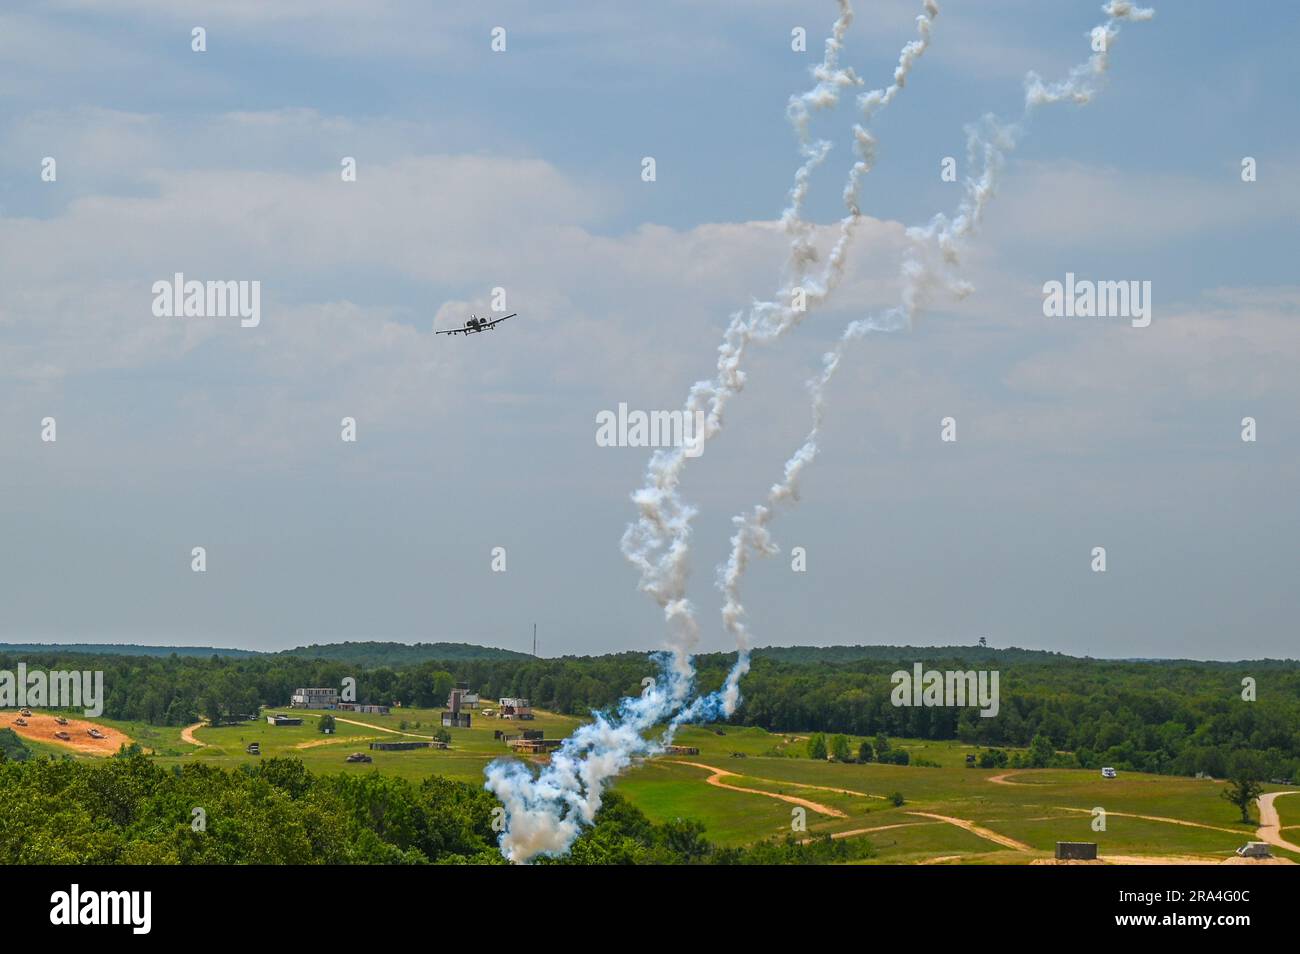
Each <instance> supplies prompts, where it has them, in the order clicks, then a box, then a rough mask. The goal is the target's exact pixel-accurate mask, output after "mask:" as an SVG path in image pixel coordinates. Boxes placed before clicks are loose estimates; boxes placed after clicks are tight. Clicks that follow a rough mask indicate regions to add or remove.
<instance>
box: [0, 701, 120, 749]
mask: <svg viewBox="0 0 1300 954" xmlns="http://www.w3.org/2000/svg"><path fill="white" fill-rule="evenodd" d="M23 718H24V721H26V722H27V725H15V724H14V723H15V722H16V721H17V720H18V719H19V715H18V713H17V711H16V710H6V711H5V712H4V714H3V715H0V728H10V729H13V730H14V731H15V732H17V733H18V734H19V735H20V736H22V737H23V738H24V739H31V740H32V741H34V742H47V743H49V744H50V745H61V746H63V747H64V748H66V749H72V750H73V751H74V752H84V753H86V754H87V755H113V754H115V753H116V752H117V750H118V748H119V747H121V746H123V745H130V744H131V737H130V736H129V735H127V734H126V733H125V732H119V731H118V730H117V729H114V728H110V727H109V726H106V725H99V724H97V723H95V722H87V721H86V720H85V719H68V724H67V725H59V724H58V723H57V722H55V721H54V719H55V717H54V716H52V715H46V714H45V713H43V712H36V713H33V714H32V715H29V716H25V717H23ZM91 728H94V729H98V730H99V731H100V732H101V733H102V734H103V736H104V738H102V739H94V738H91V737H90V736H89V735H88V734H87V733H86V730H87V729H91ZM56 732H66V733H67V734H68V738H67V739H60V738H57V737H56V736H55V735H54V733H56Z"/></svg>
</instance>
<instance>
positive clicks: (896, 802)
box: [886, 792, 905, 808]
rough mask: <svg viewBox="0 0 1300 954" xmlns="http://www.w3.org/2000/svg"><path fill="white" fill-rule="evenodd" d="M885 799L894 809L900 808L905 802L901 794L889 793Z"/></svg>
mask: <svg viewBox="0 0 1300 954" xmlns="http://www.w3.org/2000/svg"><path fill="white" fill-rule="evenodd" d="M886 798H888V799H889V804H891V805H893V806H894V807H895V808H901V807H902V806H903V804H904V802H905V799H904V798H903V793H902V792H890V793H889V795H887V796H886Z"/></svg>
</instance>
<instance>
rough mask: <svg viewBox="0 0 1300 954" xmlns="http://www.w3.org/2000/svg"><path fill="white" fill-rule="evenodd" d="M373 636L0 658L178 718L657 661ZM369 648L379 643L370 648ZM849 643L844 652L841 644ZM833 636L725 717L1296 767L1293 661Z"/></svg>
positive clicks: (422, 700) (1121, 756)
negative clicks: (416, 650) (393, 651)
mask: <svg viewBox="0 0 1300 954" xmlns="http://www.w3.org/2000/svg"><path fill="white" fill-rule="evenodd" d="M385 645H386V644H372V648H371V649H370V650H364V647H363V644H353V648H352V650H351V654H352V656H353V658H350V659H348V660H328V659H319V658H312V657H310V656H308V655H305V654H303V655H299V654H296V653H292V654H283V653H282V654H275V655H258V656H251V657H247V658H235V657H224V656H215V655H214V656H210V657H207V658H196V657H182V656H168V657H157V656H148V657H146V656H140V657H130V656H120V655H102V656H100V655H97V656H90V655H67V654H59V653H44V654H43V653H40V652H25V653H21V654H16V653H12V652H5V653H0V669H7V670H13V669H14V668H15V667H16V665H17V663H18V661H19V660H21V661H24V662H26V663H27V665H28V667H29V668H48V669H69V668H76V669H101V670H103V671H104V674H105V676H104V684H105V691H106V694H107V699H106V701H105V704H104V715H106V716H108V717H109V718H116V719H130V720H140V721H145V722H150V723H153V724H157V725H183V724H187V723H190V722H194V721H195V720H196V719H198V718H200V717H203V718H207V719H210V720H213V721H222V720H229V719H234V718H238V717H239V716H241V715H244V714H249V713H253V712H255V711H256V710H257V707H258V706H259V705H270V706H279V705H285V704H286V703H287V702H288V699H289V696H290V694H291V693H292V691H293V689H294V688H296V687H299V686H338V685H340V684H341V682H342V680H343V679H344V678H345V677H349V676H350V677H353V678H355V679H356V680H357V695H358V701H360V702H380V703H385V704H393V703H401V704H402V705H404V706H420V707H436V706H441V705H443V704H444V702H445V700H446V698H447V694H448V690H449V689H450V687H451V686H452V684H453V683H454V682H458V681H464V682H468V683H469V684H470V685H471V686H472V687H473V688H475V689H477V690H479V692H480V693H482V695H483V697H484V698H488V699H490V698H496V697H500V696H507V695H510V696H525V697H527V698H529V699H531V700H532V702H533V704H534V705H535V706H538V707H541V708H545V709H551V710H554V711H558V712H563V713H569V714H578V715H582V714H586V713H587V712H589V711H590V710H592V709H603V708H607V707H609V706H611V705H612V704H614V703H615V702H616V701H617V700H618V699H619V698H621V697H622V696H626V695H633V694H636V693H638V692H640V691H641V680H642V679H643V678H644V677H646V676H653V675H656V674H657V672H658V665H657V663H656V661H655V660H654V658H652V657H651V656H649V655H646V654H641V653H622V654H617V655H609V656H598V657H565V658H560V659H538V658H533V657H527V656H525V657H519V658H514V657H508V658H497V659H485V658H470V659H444V660H431V661H425V662H420V663H416V664H412V665H408V666H400V667H393V666H389V665H377V666H370V667H368V666H366V665H365V664H363V663H359V662H357V661H356V659H355V657H356V654H357V653H358V652H359V651H363V652H364V653H365V655H366V657H374V658H376V659H382V658H385V657H384V653H385V652H386V650H385V649H384V648H383V647H384V646H385ZM374 647H377V648H374ZM850 648H852V649H858V650H859V652H858V653H857V655H856V657H854V656H853V655H852V654H850V653H848V652H847V651H846V650H847V649H850ZM850 648H845V647H841V648H839V649H838V650H837V651H816V650H789V651H782V652H778V653H768V654H760V655H759V656H758V657H757V658H756V659H755V662H754V668H753V671H752V672H751V673H750V675H749V676H748V677H746V679H745V681H744V683H743V686H742V688H743V692H744V701H743V703H742V705H741V708H740V709H739V711H738V712H737V713H736V715H735V716H734V717H733V719H732V722H734V723H737V724H745V725H756V726H760V727H762V728H765V729H769V730H772V731H801V732H827V733H846V734H850V735H857V736H875V735H878V734H884V735H887V736H893V737H903V738H926V739H954V738H955V739H960V740H962V741H965V742H970V743H977V744H980V745H986V746H1007V747H1023V746H1028V745H1029V744H1030V743H1031V742H1032V741H1033V740H1034V739H1035V738H1036V737H1042V738H1045V739H1046V740H1048V741H1049V742H1050V743H1051V745H1052V746H1053V747H1055V748H1056V749H1058V750H1062V751H1068V752H1072V753H1075V755H1076V759H1077V761H1078V763H1079V764H1082V765H1085V766H1088V767H1094V766H1095V765H1098V764H1103V763H1104V764H1106V765H1114V766H1116V767H1118V768H1127V769H1131V770H1138V771H1145V772H1156V773H1165V774H1182V775H1192V774H1195V773H1197V772H1207V773H1209V774H1211V775H1214V776H1215V777H1222V776H1223V775H1224V774H1225V772H1226V770H1227V767H1228V763H1229V759H1230V757H1231V756H1232V754H1233V753H1237V752H1250V753H1253V754H1254V755H1255V756H1257V757H1258V759H1259V761H1260V762H1261V764H1262V765H1264V766H1265V768H1264V771H1265V773H1266V775H1267V777H1270V778H1271V777H1278V778H1296V777H1300V665H1297V664H1296V663H1295V662H1280V661H1273V660H1259V661H1253V662H1240V663H1207V662H1191V661H1172V662H1168V661H1137V660H1134V661H1118V660H1096V659H1078V658H1073V657H1069V656H1061V655H1057V654H1052V653H1038V652H1029V651H1024V650H996V649H991V648H987V647H968V648H966V647H944V648H942V649H920V648H909V647H861V648H858V647H850ZM731 661H732V657H730V656H726V655H721V654H715V655H705V656H700V657H698V660H697V662H698V663H699V669H700V685H701V688H702V689H710V688H715V687H717V686H718V685H720V684H721V682H722V679H723V678H724V676H725V673H726V670H727V667H728V666H729V665H730V664H731ZM917 661H921V662H923V663H924V664H925V667H926V668H927V669H939V670H948V669H963V670H964V669H996V670H997V671H998V672H999V673H1000V702H1001V705H1000V711H999V713H998V715H997V716H996V717H995V718H982V717H980V715H979V713H978V711H977V710H975V709H973V708H963V709H957V708H926V707H915V708H913V707H895V706H894V705H892V703H891V701H890V693H891V690H892V684H891V682H890V678H889V677H890V674H891V673H892V672H894V671H895V670H897V669H910V668H911V666H912V664H913V663H914V662H917ZM1247 677H1249V678H1250V679H1253V680H1255V683H1256V693H1257V701H1245V700H1244V699H1243V685H1242V680H1243V679H1245V678H1247Z"/></svg>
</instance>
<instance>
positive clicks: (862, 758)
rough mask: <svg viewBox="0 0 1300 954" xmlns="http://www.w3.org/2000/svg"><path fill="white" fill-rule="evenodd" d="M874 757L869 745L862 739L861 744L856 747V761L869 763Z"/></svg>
mask: <svg viewBox="0 0 1300 954" xmlns="http://www.w3.org/2000/svg"><path fill="white" fill-rule="evenodd" d="M874 755H875V753H874V752H873V751H872V749H871V743H870V742H868V741H867V740H866V739H863V740H862V742H861V743H860V744H859V745H858V761H859V762H870V761H871V759H872V758H873V757H874Z"/></svg>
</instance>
